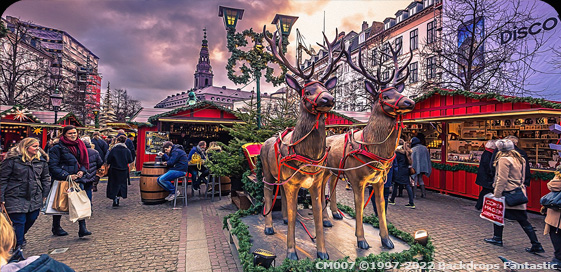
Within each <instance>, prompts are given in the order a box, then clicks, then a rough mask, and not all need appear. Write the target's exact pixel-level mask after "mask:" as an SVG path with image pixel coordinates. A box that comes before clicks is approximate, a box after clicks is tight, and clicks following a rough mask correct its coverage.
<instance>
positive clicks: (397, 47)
mask: <svg viewBox="0 0 561 272" xmlns="http://www.w3.org/2000/svg"><path fill="white" fill-rule="evenodd" d="M395 50H398V51H397V55H401V54H403V37H401V36H399V37H397V38H395Z"/></svg>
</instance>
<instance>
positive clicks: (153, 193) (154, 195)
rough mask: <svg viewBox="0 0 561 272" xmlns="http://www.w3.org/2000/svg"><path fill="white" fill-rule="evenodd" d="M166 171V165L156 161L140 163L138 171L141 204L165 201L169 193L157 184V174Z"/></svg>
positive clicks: (159, 174)
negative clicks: (140, 168) (140, 170)
mask: <svg viewBox="0 0 561 272" xmlns="http://www.w3.org/2000/svg"><path fill="white" fill-rule="evenodd" d="M166 172H167V167H166V166H164V165H163V164H159V163H156V162H145V163H143V164H142V172H141V173H140V198H141V199H142V203H143V204H160V203H164V202H166V199H165V198H166V197H167V196H168V195H169V193H168V192H167V191H166V190H164V188H162V187H160V185H158V182H157V179H158V177H159V176H161V175H163V174H165V173H166Z"/></svg>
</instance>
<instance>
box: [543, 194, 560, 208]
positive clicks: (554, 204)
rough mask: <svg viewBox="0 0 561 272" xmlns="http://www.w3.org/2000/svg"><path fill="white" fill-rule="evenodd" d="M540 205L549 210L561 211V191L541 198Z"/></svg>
mask: <svg viewBox="0 0 561 272" xmlns="http://www.w3.org/2000/svg"><path fill="white" fill-rule="evenodd" d="M540 204H541V205H542V206H544V207H546V208H548V209H554V210H560V209H561V191H558V192H549V193H548V194H546V195H544V196H542V198H540Z"/></svg>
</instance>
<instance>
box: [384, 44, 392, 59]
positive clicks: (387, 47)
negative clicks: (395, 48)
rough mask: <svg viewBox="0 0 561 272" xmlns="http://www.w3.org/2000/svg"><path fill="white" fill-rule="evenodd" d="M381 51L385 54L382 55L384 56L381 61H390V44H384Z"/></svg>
mask: <svg viewBox="0 0 561 272" xmlns="http://www.w3.org/2000/svg"><path fill="white" fill-rule="evenodd" d="M382 51H383V52H384V53H386V54H384V56H383V57H382V61H383V62H386V61H388V60H389V59H390V57H389V56H391V54H390V44H389V43H384V46H383V48H382Z"/></svg>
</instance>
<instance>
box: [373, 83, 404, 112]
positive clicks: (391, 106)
mask: <svg viewBox="0 0 561 272" xmlns="http://www.w3.org/2000/svg"><path fill="white" fill-rule="evenodd" d="M392 89H395V87H388V88H385V89H383V90H381V91H380V97H379V98H378V100H379V101H380V106H382V107H381V108H382V111H383V112H384V113H385V114H386V115H387V116H389V117H395V115H392V114H390V113H389V112H387V111H386V110H385V109H384V105H386V106H388V107H390V108H392V109H393V111H394V113H395V112H396V111H397V110H398V109H399V107H398V106H397V104H398V103H399V101H401V99H403V97H404V96H403V95H402V96H400V97H399V98H398V99H397V100H396V101H395V103H394V104H393V105H392V104H390V103H388V102H386V101H384V99H383V96H384V92H387V91H389V90H392Z"/></svg>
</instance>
